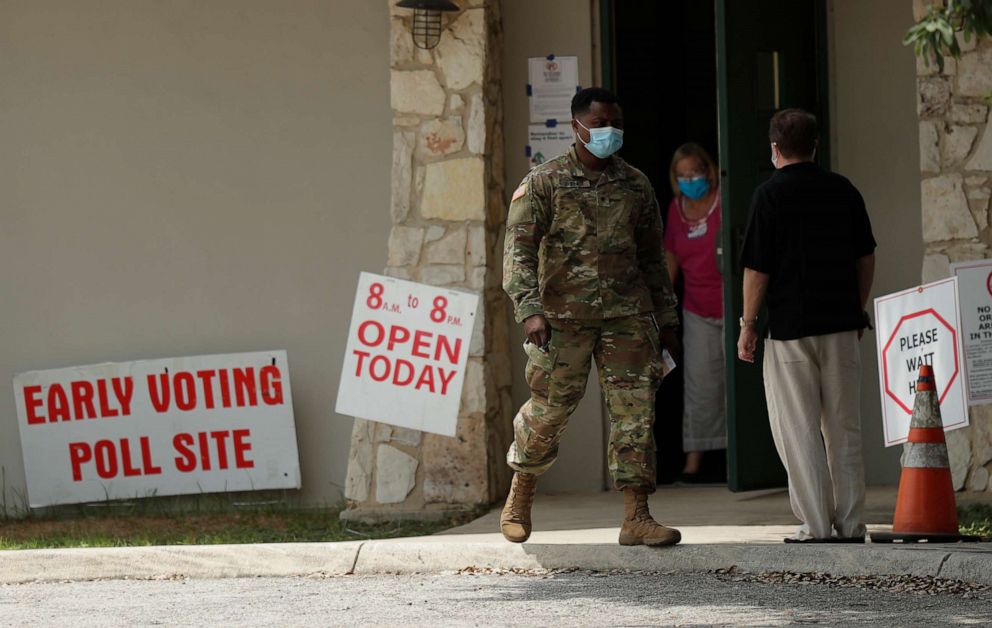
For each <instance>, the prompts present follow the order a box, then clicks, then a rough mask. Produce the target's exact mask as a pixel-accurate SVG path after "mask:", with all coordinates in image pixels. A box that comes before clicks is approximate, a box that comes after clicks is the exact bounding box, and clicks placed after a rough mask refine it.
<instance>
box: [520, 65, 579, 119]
mask: <svg viewBox="0 0 992 628" xmlns="http://www.w3.org/2000/svg"><path fill="white" fill-rule="evenodd" d="M527 80H528V84H527V95H528V96H530V122H531V124H543V123H545V122H547V121H548V120H557V121H558V122H565V121H568V120H571V119H572V97H573V96H575V92H576V91H577V90H578V88H579V58H578V57H557V56H555V55H548V56H547V57H531V58H530V59H528V60H527Z"/></svg>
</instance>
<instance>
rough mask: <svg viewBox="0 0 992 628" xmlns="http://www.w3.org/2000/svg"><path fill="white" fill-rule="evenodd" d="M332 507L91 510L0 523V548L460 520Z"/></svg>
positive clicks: (268, 535) (371, 531) (276, 534)
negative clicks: (367, 519)
mask: <svg viewBox="0 0 992 628" xmlns="http://www.w3.org/2000/svg"><path fill="white" fill-rule="evenodd" d="M338 513H339V511H338V510H335V509H320V510H291V509H288V508H287V509H279V510H267V511H247V512H201V513H195V512H194V513H189V512H186V513H143V514H141V513H139V514H133V513H131V514H118V513H97V514H90V515H84V516H75V517H71V518H66V517H60V516H43V517H39V516H32V517H29V518H26V519H7V520H3V521H0V550H11V549H41V548H56V547H126V546H141V545H213V544H230V543H298V542H328V541H361V540H365V539H386V538H396V537H403V536H419V535H425V534H433V533H435V532H439V531H441V530H444V529H446V528H449V527H451V526H452V525H457V524H458V523H460V521H455V520H452V521H440V522H397V523H387V524H382V525H374V526H367V525H359V524H357V523H351V522H343V521H341V520H340V519H339V518H338Z"/></svg>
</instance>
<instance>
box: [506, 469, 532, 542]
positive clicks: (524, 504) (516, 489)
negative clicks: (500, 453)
mask: <svg viewBox="0 0 992 628" xmlns="http://www.w3.org/2000/svg"><path fill="white" fill-rule="evenodd" d="M536 488H537V476H536V475H534V474H532V473H520V472H517V473H514V474H513V483H512V484H511V485H510V494H509V495H507V497H506V505H505V506H503V512H502V513H500V515H499V530H500V532H502V533H503V538H505V539H506V540H507V541H510V542H511V543H523V542H524V541H526V540H527V539H529V538H530V507H531V504H533V503H534V491H535V489H536Z"/></svg>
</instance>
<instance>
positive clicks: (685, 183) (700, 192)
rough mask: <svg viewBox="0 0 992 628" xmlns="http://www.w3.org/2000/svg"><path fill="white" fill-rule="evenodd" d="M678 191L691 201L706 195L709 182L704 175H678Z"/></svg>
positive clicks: (708, 189)
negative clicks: (688, 176) (690, 176)
mask: <svg viewBox="0 0 992 628" xmlns="http://www.w3.org/2000/svg"><path fill="white" fill-rule="evenodd" d="M678 183H679V191H680V192H682V194H684V195H685V196H687V197H688V198H689V199H691V200H693V201H698V200H699V199H701V198H703V197H704V196H706V194H707V193H708V192H709V191H710V182H709V181H707V180H706V177H692V178H691V179H687V178H683V177H679V180H678Z"/></svg>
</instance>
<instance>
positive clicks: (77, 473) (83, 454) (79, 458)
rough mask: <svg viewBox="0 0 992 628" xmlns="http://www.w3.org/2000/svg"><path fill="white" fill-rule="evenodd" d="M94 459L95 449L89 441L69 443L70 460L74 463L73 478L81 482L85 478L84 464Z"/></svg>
mask: <svg viewBox="0 0 992 628" xmlns="http://www.w3.org/2000/svg"><path fill="white" fill-rule="evenodd" d="M92 459H93V450H92V449H91V448H90V446H89V443H69V462H70V463H71V464H72V480H73V481H74V482H81V481H82V479H83V470H82V466H83V464H85V463H87V462H89V461H90V460H92Z"/></svg>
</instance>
